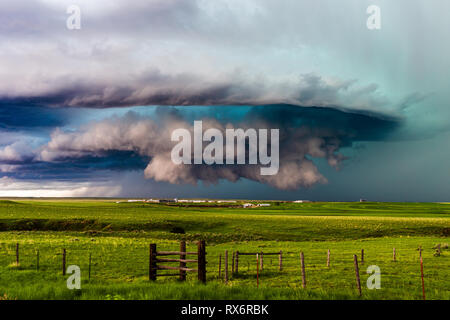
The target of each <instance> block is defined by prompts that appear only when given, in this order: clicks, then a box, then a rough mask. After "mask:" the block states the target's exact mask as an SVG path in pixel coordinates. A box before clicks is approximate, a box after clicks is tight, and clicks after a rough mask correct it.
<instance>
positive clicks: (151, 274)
mask: <svg viewBox="0 0 450 320" xmlns="http://www.w3.org/2000/svg"><path fill="white" fill-rule="evenodd" d="M149 249H150V250H149V259H148V260H149V261H148V280H149V281H155V280H156V266H157V264H156V243H151V244H150V247H149Z"/></svg>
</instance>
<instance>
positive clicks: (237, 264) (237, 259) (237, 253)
mask: <svg viewBox="0 0 450 320" xmlns="http://www.w3.org/2000/svg"><path fill="white" fill-rule="evenodd" d="M234 268H235V270H234V271H235V272H236V274H238V273H239V251H236V263H235V265H234Z"/></svg>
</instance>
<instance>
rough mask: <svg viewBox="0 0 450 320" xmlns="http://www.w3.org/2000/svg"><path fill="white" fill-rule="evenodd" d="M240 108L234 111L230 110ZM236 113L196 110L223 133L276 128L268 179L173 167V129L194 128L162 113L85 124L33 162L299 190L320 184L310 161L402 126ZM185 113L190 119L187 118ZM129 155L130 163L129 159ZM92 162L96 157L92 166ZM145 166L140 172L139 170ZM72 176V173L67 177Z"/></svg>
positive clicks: (336, 160) (368, 117) (274, 109)
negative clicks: (275, 159)
mask: <svg viewBox="0 0 450 320" xmlns="http://www.w3.org/2000/svg"><path fill="white" fill-rule="evenodd" d="M239 108H244V107H236V109H239ZM244 109H245V111H244V112H243V111H237V113H236V114H235V119H234V121H232V123H229V122H228V121H226V120H225V121H221V120H217V119H213V118H211V117H210V116H209V115H208V113H209V112H212V113H214V111H213V110H208V109H207V108H206V109H205V111H203V112H199V113H198V114H197V115H196V117H198V116H200V117H201V118H197V120H199V119H202V120H203V126H204V130H206V128H209V127H214V128H217V129H219V130H221V131H222V132H223V131H224V130H225V128H226V127H227V126H229V125H233V126H234V127H235V128H244V129H247V128H256V129H258V128H279V129H280V170H279V172H278V174H277V175H274V176H261V175H260V173H259V168H260V166H259V165H226V166H225V165H213V166H208V165H175V164H173V163H172V161H171V158H170V151H171V149H172V147H173V145H174V143H172V142H171V141H170V134H171V132H172V130H174V129H176V128H180V127H184V128H187V129H188V130H192V123H191V121H190V120H187V119H188V118H190V117H191V116H192V115H189V110H187V111H184V110H185V109H183V108H178V109H173V108H168V109H164V108H161V109H160V111H159V112H157V115H158V118H157V119H151V118H148V117H140V116H139V115H137V114H136V113H133V112H130V113H128V114H126V115H125V116H123V117H113V118H110V119H106V120H103V121H100V122H94V123H91V124H88V125H86V126H83V127H82V128H80V129H79V130H76V131H70V132H64V131H61V130H57V131H55V132H53V134H52V136H51V140H50V142H49V143H48V144H47V145H45V146H44V147H42V148H41V149H40V150H39V153H38V154H37V155H36V157H35V161H37V162H38V163H46V165H48V166H49V168H51V167H52V166H53V165H54V166H55V168H64V166H65V165H67V164H70V166H71V167H73V168H75V169H76V170H80V171H81V172H83V170H84V169H85V170H86V171H88V172H89V171H91V170H92V169H95V170H98V171H101V170H111V169H115V170H130V169H133V170H136V169H140V170H144V168H145V170H144V174H145V176H146V177H147V178H149V179H153V180H156V181H166V182H170V183H175V184H196V183H197V182H199V181H203V182H205V183H217V182H219V181H220V180H229V181H233V182H234V181H238V180H240V179H241V178H246V179H250V180H254V181H258V182H261V183H264V184H269V185H271V186H274V187H276V188H279V189H297V188H299V187H309V186H312V185H314V184H316V183H326V182H327V179H326V177H324V176H323V175H322V174H321V173H320V172H319V170H318V168H317V167H316V165H315V164H314V162H313V159H319V158H323V159H325V160H326V161H327V162H328V164H329V165H330V166H331V167H334V168H339V165H340V163H341V162H342V161H343V160H344V159H345V158H346V157H345V155H343V154H342V153H341V149H342V148H343V147H349V146H350V147H351V146H352V144H353V143H355V142H359V141H368V140H372V141H378V140H387V139H389V135H390V134H391V133H392V132H394V131H395V130H396V129H397V128H398V127H399V126H401V121H400V120H399V119H395V118H390V117H386V116H383V115H378V114H373V113H354V112H348V111H342V110H337V109H332V108H324V107H321V108H317V107H310V108H307V107H298V106H290V105H272V106H260V107H250V108H244ZM185 112H186V113H187V114H188V116H185ZM133 157H134V160H133ZM93 159H97V160H96V161H93ZM145 165H146V167H145ZM69 175H70V174H69Z"/></svg>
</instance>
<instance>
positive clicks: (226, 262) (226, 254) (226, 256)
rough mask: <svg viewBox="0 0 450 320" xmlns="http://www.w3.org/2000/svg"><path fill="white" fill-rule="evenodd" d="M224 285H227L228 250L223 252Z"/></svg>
mask: <svg viewBox="0 0 450 320" xmlns="http://www.w3.org/2000/svg"><path fill="white" fill-rule="evenodd" d="M225 283H228V250H225Z"/></svg>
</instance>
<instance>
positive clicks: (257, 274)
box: [256, 254, 260, 288]
mask: <svg viewBox="0 0 450 320" xmlns="http://www.w3.org/2000/svg"><path fill="white" fill-rule="evenodd" d="M259 259H260V258H259V255H258V254H256V287H257V288H259V264H260V261H259Z"/></svg>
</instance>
